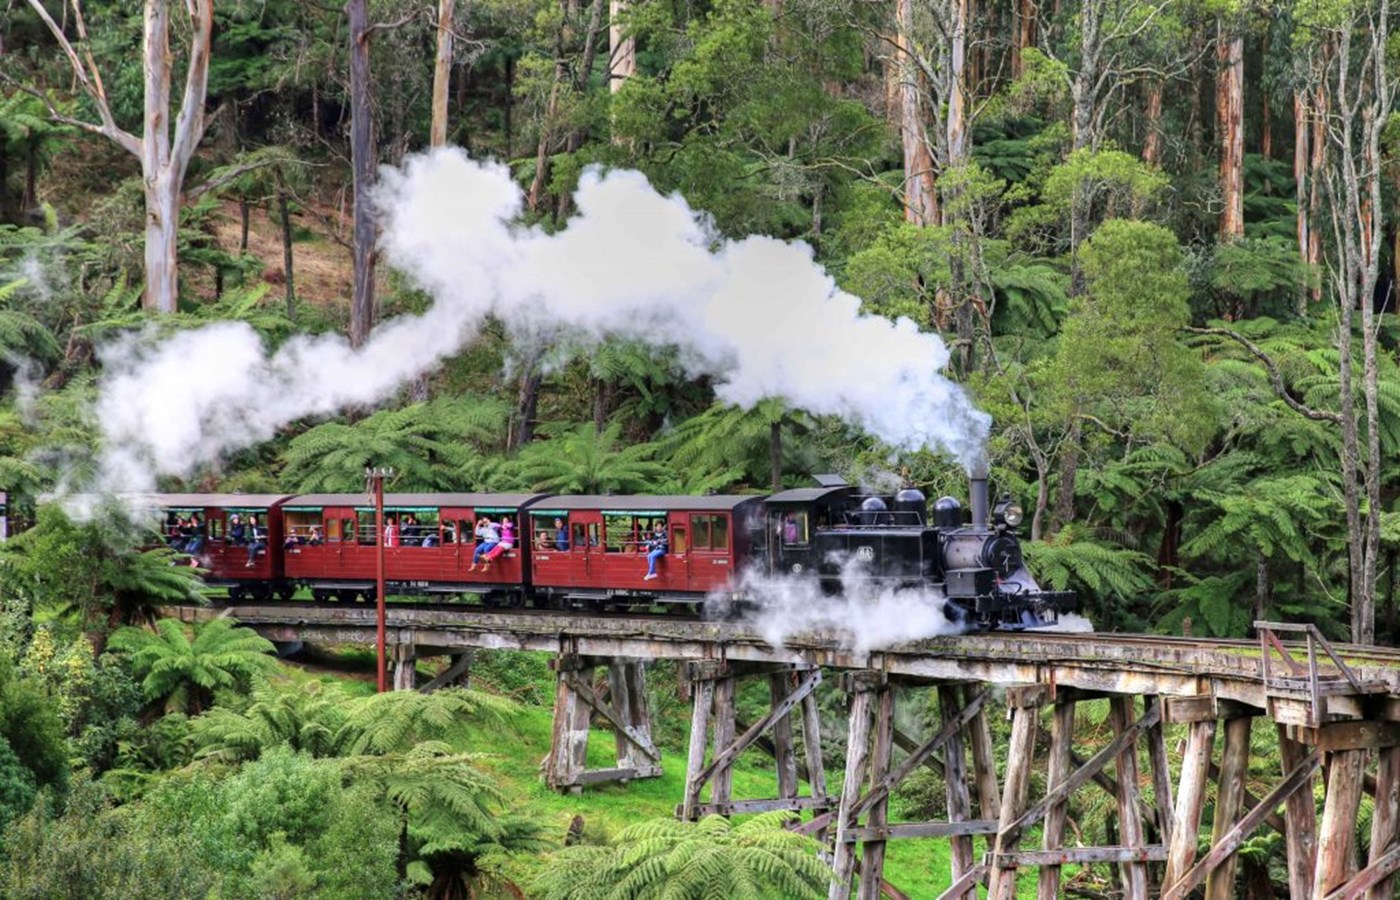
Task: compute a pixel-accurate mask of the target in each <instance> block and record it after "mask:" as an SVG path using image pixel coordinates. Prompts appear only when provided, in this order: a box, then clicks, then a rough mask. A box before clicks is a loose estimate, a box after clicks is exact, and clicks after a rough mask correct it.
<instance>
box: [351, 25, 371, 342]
mask: <svg viewBox="0 0 1400 900" xmlns="http://www.w3.org/2000/svg"><path fill="white" fill-rule="evenodd" d="M345 12H346V16H347V18H348V19H349V26H350V28H349V30H350V35H349V39H350V157H351V164H352V166H353V168H354V177H355V239H354V244H353V251H352V252H353V258H354V278H355V280H354V288H353V292H352V295H351V299H350V344H351V346H353V347H360V346H363V344H364V342H365V341H366V340H367V339H368V338H369V332H370V329H371V328H373V327H374V264H375V254H374V238H375V227H374V208H373V204H372V202H371V200H370V192H371V190H373V188H374V181H375V177H374V165H375V161H376V160H375V156H376V154H375V141H374V115H373V112H372V111H371V108H370V91H371V90H372V89H373V85H372V82H371V81H370V72H369V33H368V29H369V0H346V4H345Z"/></svg>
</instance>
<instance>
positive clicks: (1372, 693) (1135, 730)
mask: <svg viewBox="0 0 1400 900" xmlns="http://www.w3.org/2000/svg"><path fill="white" fill-rule="evenodd" d="M226 610H227V614H230V615H233V616H235V617H236V618H238V619H239V620H240V621H241V622H243V623H244V624H247V625H249V626H251V627H253V628H255V629H257V630H258V631H259V632H260V633H262V634H263V635H264V636H266V637H268V638H270V639H272V640H274V641H282V642H291V641H308V642H325V643H362V644H364V643H370V644H372V643H373V642H374V637H375V628H374V610H373V609H372V608H369V607H354V606H344V607H341V606H333V605H311V604H301V603H288V604H275V603H264V604H254V605H246V604H243V605H235V606H230V607H227V608H226ZM206 614H207V613H206ZM388 616H389V619H388V622H389V640H390V642H391V646H392V648H393V660H394V662H395V677H394V683H395V686H396V687H397V688H413V687H419V685H416V684H415V683H414V682H415V668H414V660H415V659H417V658H419V657H424V656H432V655H442V654H446V655H451V656H454V657H456V659H455V661H454V662H453V663H452V664H451V665H450V666H449V667H448V668H447V670H446V671H445V672H444V673H443V674H442V675H441V676H439V677H438V678H437V679H434V683H433V684H431V685H424V686H423V687H432V686H435V685H436V684H440V683H446V682H447V681H449V680H451V679H453V678H455V677H458V676H460V675H462V674H463V673H464V672H465V670H466V668H467V660H468V659H469V655H470V651H471V650H472V648H497V649H512V650H533V651H546V652H549V653H552V654H554V661H553V664H552V668H553V669H554V671H555V672H556V673H557V687H556V693H555V705H554V734H553V747H552V750H551V752H550V755H549V758H548V759H547V761H546V764H545V768H546V772H545V778H546V779H547V781H548V782H549V784H550V785H551V786H553V787H555V788H558V789H573V790H577V789H579V788H580V787H581V786H583V785H587V784H590V783H596V782H600V781H609V780H626V779H633V778H646V777H650V776H655V775H659V774H660V772H661V769H660V763H661V756H660V753H659V752H658V751H657V749H656V747H655V746H654V744H653V743H652V740H651V723H650V718H649V714H648V709H647V701H646V686H645V680H644V679H645V674H644V664H645V663H646V662H647V661H650V660H659V659H670V660H678V661H681V662H683V663H684V666H685V668H684V672H685V676H686V680H687V682H688V685H689V688H690V696H691V697H692V698H693V701H694V703H693V715H692V719H691V731H690V754H689V764H688V771H687V777H686V787H685V796H684V797H683V798H681V802H680V804H679V806H678V808H677V811H678V813H679V814H680V815H682V816H685V817H687V818H690V817H696V816H700V815H702V814H705V813H710V812H718V813H724V814H730V813H744V812H754V811H762V810H774V809H786V810H793V811H795V812H802V811H806V812H807V813H809V815H808V816H804V819H805V821H804V822H803V824H802V825H801V826H800V827H801V828H802V830H804V831H806V832H808V833H811V834H814V835H816V836H818V837H819V838H821V839H823V840H825V841H827V843H828V846H829V847H831V848H832V849H831V857H830V858H831V864H832V867H833V868H834V870H835V873H836V878H835V880H834V881H833V886H832V888H831V897H832V898H846V897H849V896H851V893H852V891H854V892H855V893H856V895H857V896H858V897H859V898H861V900H874V898H876V897H879V896H881V895H882V892H883V893H884V895H885V896H893V897H897V896H900V895H899V893H898V892H897V891H895V890H893V889H892V887H891V886H890V885H888V884H886V883H885V881H884V879H883V865H884V856H885V847H886V845H887V843H888V842H889V841H892V840H903V839H908V838H942V839H946V840H948V841H949V842H950V843H951V847H952V854H951V855H952V866H953V871H952V877H953V884H952V886H951V887H949V888H948V889H947V890H946V891H945V892H944V893H943V894H942V896H943V897H970V898H975V897H977V896H978V893H977V892H978V885H979V884H985V885H986V886H987V889H988V893H989V895H990V896H991V897H993V898H999V900H1007V898H1012V897H1014V896H1015V895H1016V882H1017V878H1018V876H1020V877H1021V878H1023V879H1024V883H1025V884H1026V885H1029V884H1030V883H1031V879H1035V881H1036V883H1037V885H1038V897H1040V898H1042V900H1051V898H1055V897H1058V896H1060V895H1061V890H1060V879H1061V867H1062V866H1064V865H1067V864H1112V865H1116V866H1117V870H1118V873H1119V879H1120V883H1121V889H1122V894H1123V896H1125V897H1131V898H1146V897H1155V896H1160V897H1162V898H1173V900H1176V898H1185V897H1187V896H1189V895H1191V894H1192V893H1193V892H1195V891H1197V890H1199V889H1200V888H1201V887H1202V886H1204V895H1205V897H1206V898H1208V900H1225V898H1229V897H1232V896H1233V895H1234V893H1235V890H1234V884H1235V872H1236V867H1237V857H1236V852H1237V851H1238V849H1239V848H1240V846H1241V845H1242V843H1243V842H1244V841H1245V840H1246V839H1247V838H1249V837H1250V836H1251V835H1252V834H1254V833H1256V832H1258V831H1259V830H1260V829H1264V828H1271V829H1275V830H1277V831H1278V832H1280V833H1281V834H1283V836H1284V839H1285V840H1284V844H1285V846H1286V848H1287V855H1288V859H1287V863H1288V873H1289V874H1288V878H1289V888H1290V895H1291V896H1292V897H1294V898H1304V897H1307V898H1359V897H1365V898H1371V900H1379V898H1382V897H1386V898H1389V897H1392V896H1393V894H1394V882H1395V881H1396V875H1395V873H1396V872H1397V870H1400V653H1397V652H1396V651H1389V650H1382V649H1375V648H1360V647H1352V646H1341V647H1337V648H1332V647H1330V646H1329V645H1327V644H1326V642H1325V641H1323V640H1322V639H1321V638H1320V636H1318V634H1317V633H1316V631H1313V630H1311V629H1307V628H1298V627H1293V626H1285V625H1272V624H1269V623H1256V626H1257V630H1258V632H1259V634H1260V638H1259V640H1258V641H1209V640H1190V639H1169V638H1147V637H1138V636H1130V635H1086V634H1047V633H1032V634H1008V633H993V634H976V635H967V636H960V637H948V638H935V639H930V640H924V641H918V642H914V643H910V644H904V645H900V646H897V647H892V648H887V649H881V650H875V651H869V652H854V651H851V650H848V649H842V647H841V646H840V645H839V644H838V642H837V641H836V640H835V638H834V637H833V636H830V635H827V636H823V635H805V636H798V637H794V638H790V639H789V640H788V641H787V643H786V645H785V646H783V647H773V646H770V645H769V644H767V643H766V642H765V641H764V640H763V639H762V638H761V637H760V636H758V635H756V634H754V633H752V632H751V631H748V630H746V628H745V626H743V625H742V624H735V623H725V622H698V621H692V620H685V619H679V618H668V617H665V616H627V617H624V616H607V617H600V616H593V615H582V614H577V615H575V614H568V613H553V614H541V613H535V612H534V611H515V612H502V611H488V610H483V609H482V608H480V607H457V608H455V609H451V608H444V607H427V606H410V605H402V606H400V605H390V607H389V613H388ZM599 669H605V670H606V679H607V683H608V690H607V691H606V692H605V693H606V697H604V696H600V694H603V693H604V692H603V691H601V690H600V691H596V692H595V690H594V685H595V684H596V683H598V682H596V681H595V677H597V675H598V670H599ZM832 673H836V675H837V676H838V677H839V678H840V680H841V686H842V688H843V689H844V690H845V691H846V693H847V695H848V699H849V710H850V715H849V726H848V734H847V747H848V751H847V756H846V766H845V775H844V779H842V781H841V783H840V785H839V786H832V785H830V784H829V783H828V775H827V773H826V772H824V770H823V767H822V758H821V752H820V746H821V740H820V727H819V720H818V716H817V704H816V699H815V696H814V693H813V691H814V689H815V688H816V686H817V685H818V683H819V682H820V681H821V680H822V678H823V677H828V676H830V675H831V674H832ZM748 678H759V679H765V680H766V681H767V684H768V688H769V692H770V695H771V698H772V705H771V710H770V711H769V712H768V714H767V715H765V716H764V717H763V718H762V719H761V720H759V721H757V722H753V723H751V724H749V725H747V726H745V725H743V724H742V723H739V722H737V721H736V718H735V708H734V697H735V690H736V683H737V682H739V681H740V680H741V679H748ZM896 687H898V688H900V689H901V690H900V692H899V694H900V696H907V695H908V691H909V690H914V689H922V688H926V689H929V690H935V691H937V692H938V700H939V707H940V709H941V715H942V720H941V727H939V728H938V729H937V731H936V732H935V733H933V734H906V733H904V732H903V731H901V730H900V729H898V728H897V727H896V726H895V716H894V711H895V701H896V690H895V689H896ZM1100 698H1106V699H1107V700H1108V703H1109V709H1110V722H1111V725H1112V733H1113V737H1112V739H1111V740H1108V742H1107V743H1106V744H1104V745H1103V746H1102V747H1100V748H1099V749H1098V751H1097V752H1095V753H1093V754H1091V755H1089V756H1088V757H1087V758H1084V757H1082V756H1081V755H1080V754H1079V753H1078V752H1077V751H1076V747H1075V744H1076V742H1075V741H1074V737H1075V735H1074V727H1075V706H1076V704H1078V703H1081V702H1084V701H1086V700H1090V699H1100ZM998 707H1004V710H1005V714H1006V715H1007V716H1008V717H1009V719H1010V722H1011V734H1010V745H1009V751H1008V754H1007V760H1006V762H1005V764H1004V766H1002V767H1001V768H1000V770H999V767H998V765H997V761H996V759H995V757H994V755H993V750H992V737H991V730H990V727H989V720H988V716H989V715H990V714H992V713H993V711H994V709H996V708H998ZM597 717H601V719H603V720H606V722H607V723H608V724H609V725H611V727H612V729H613V730H614V731H615V733H616V735H617V765H616V767H613V768H608V769H602V770H590V769H588V768H587V766H586V760H585V752H586V749H587V738H588V728H589V723H590V721H593V720H595V718H597ZM1168 723H1178V724H1181V725H1183V726H1185V727H1184V729H1183V730H1182V731H1184V740H1174V741H1170V742H1169V741H1168V740H1167V739H1166V735H1165V729H1164V726H1165V725H1167V724H1168ZM1261 727H1272V728H1274V729H1276V730H1277V734H1278V743H1279V746H1280V750H1281V753H1280V756H1281V759H1282V770H1281V771H1279V772H1278V773H1277V778H1276V779H1275V782H1274V784H1273V786H1272V787H1271V788H1270V789H1269V790H1268V791H1267V792H1264V793H1263V795H1262V796H1257V795H1256V794H1255V793H1252V792H1251V791H1250V790H1249V789H1248V787H1247V785H1246V775H1247V770H1248V763H1249V746H1250V735H1251V733H1252V731H1253V730H1254V729H1256V728H1261ZM1043 728H1048V729H1049V739H1048V742H1047V741H1038V740H1037V735H1038V732H1040V731H1041V729H1043ZM798 732H800V734H801V736H802V740H801V747H802V748H803V750H804V751H805V752H804V753H803V754H802V755H803V757H804V758H803V759H802V760H800V761H799V759H798V752H797V750H798V742H797V741H796V740H795V737H794V735H795V733H798ZM1173 733H1174V734H1175V733H1176V732H1173ZM1217 736H1219V740H1217ZM756 743H761V744H762V745H763V746H764V747H765V748H766V749H767V750H768V751H769V752H770V753H771V755H772V757H773V759H774V761H775V765H776V783H777V796H776V797H765V798H746V797H735V796H734V792H733V787H732V778H731V767H732V765H733V763H734V761H735V760H736V759H737V758H738V757H739V754H740V753H741V752H743V751H744V750H745V749H746V748H748V747H750V746H754V745H755V744H756ZM1217 743H1218V744H1219V745H1220V751H1219V753H1218V755H1217V753H1216V751H1215V746H1216V744H1217ZM1038 746H1041V747H1048V750H1047V751H1046V752H1043V753H1041V754H1038V753H1037V752H1036V750H1037V747H1038ZM896 748H898V749H899V750H900V753H899V754H896V753H895V750H896ZM1144 751H1145V752H1144ZM1174 761H1175V764H1174ZM920 767H931V768H933V769H934V770H936V771H938V772H940V773H943V774H944V775H945V778H944V779H943V780H944V782H945V783H946V786H947V788H946V790H947V820H946V821H936V822H917V823H904V822H900V823H892V822H890V821H889V820H888V803H889V797H890V793H891V790H892V789H893V788H894V787H895V786H896V785H898V784H899V783H900V782H901V781H902V780H903V779H904V778H905V777H907V776H908V775H909V774H910V773H911V772H913V771H915V770H916V769H918V768H920ZM1042 767H1043V769H1042ZM1037 771H1043V777H1042V778H1040V779H1038V780H1037V781H1038V783H1043V784H1044V785H1045V788H1044V790H1043V791H1036V792H1034V793H1033V792H1032V790H1031V785H1032V774H1033V772H1037ZM1174 771H1175V772H1176V773H1177V774H1176V776H1175V777H1173V774H1172V773H1173V772H1174ZM804 782H805V785H806V791H805V793H804V791H803V783H804ZM1211 782H1214V783H1215V803H1214V817H1213V821H1210V822H1202V817H1203V810H1204V809H1205V807H1206V798H1207V793H1208V791H1209V789H1210V784H1211ZM707 786H708V788H709V790H708V793H707V792H706V790H705V788H706V787H707ZM1078 790H1103V791H1107V792H1109V793H1110V794H1111V795H1112V796H1113V798H1114V799H1115V800H1116V805H1117V835H1118V837H1117V840H1118V843H1117V844H1116V845H1114V846H1106V847H1080V846H1074V847H1069V846H1066V841H1065V830H1066V814H1067V806H1068V800H1069V798H1070V796H1071V795H1072V794H1074V792H1076V791H1078ZM1363 793H1368V794H1371V795H1372V796H1374V798H1375V806H1374V814H1373V816H1372V822H1371V831H1370V841H1369V851H1368V852H1367V853H1366V854H1365V855H1364V858H1363V855H1362V854H1361V852H1360V845H1359V842H1358V838H1357V834H1356V831H1357V812H1358V808H1359V806H1360V802H1361V798H1362V795H1363ZM1319 799H1320V800H1321V803H1320V807H1321V814H1320V815H1319V814H1318V808H1319V803H1318V800H1319ZM1036 827H1038V828H1039V840H1038V841H1036V842H1035V843H1036V844H1038V845H1036V846H1033V845H1032V840H1031V838H1032V837H1034V832H1033V831H1032V829H1034V828H1036ZM1203 834H1208V835H1209V841H1208V848H1207V849H1205V850H1204V851H1203V852H1202V851H1201V850H1199V849H1198V847H1201V846H1206V845H1205V844H1204V843H1203V842H1202V841H1201V840H1200V837H1201V836H1202V835H1203ZM857 845H859V846H857ZM979 846H980V847H981V848H982V849H983V852H981V853H978V852H977V850H978V848H979Z"/></svg>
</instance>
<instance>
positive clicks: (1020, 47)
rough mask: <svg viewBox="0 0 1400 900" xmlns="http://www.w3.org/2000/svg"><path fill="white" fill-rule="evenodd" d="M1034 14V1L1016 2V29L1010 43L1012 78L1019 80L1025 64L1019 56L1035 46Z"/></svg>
mask: <svg viewBox="0 0 1400 900" xmlns="http://www.w3.org/2000/svg"><path fill="white" fill-rule="evenodd" d="M1035 14H1036V5H1035V0H1017V2H1016V27H1015V30H1014V32H1013V34H1014V38H1013V39H1012V41H1011V77H1012V78H1020V77H1021V75H1022V74H1023V73H1024V72H1025V64H1024V63H1023V62H1022V59H1021V54H1022V52H1024V51H1025V50H1026V49H1028V48H1030V47H1034V46H1035V43H1036V42H1035V31H1036V22H1035Z"/></svg>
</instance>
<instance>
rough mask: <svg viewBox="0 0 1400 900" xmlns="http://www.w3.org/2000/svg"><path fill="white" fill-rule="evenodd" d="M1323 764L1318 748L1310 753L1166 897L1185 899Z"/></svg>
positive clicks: (1164, 895)
mask: <svg viewBox="0 0 1400 900" xmlns="http://www.w3.org/2000/svg"><path fill="white" fill-rule="evenodd" d="M1320 764H1321V761H1320V760H1319V758H1318V754H1317V752H1316V751H1314V752H1312V753H1310V754H1308V756H1307V757H1306V758H1305V759H1304V760H1303V761H1302V763H1300V764H1299V765H1298V766H1297V767H1295V768H1294V769H1293V771H1292V772H1289V773H1288V776H1287V777H1286V778H1284V779H1283V781H1281V782H1279V784H1278V786H1277V787H1275V788H1274V789H1273V790H1272V791H1269V793H1268V794H1267V795H1265V797H1264V799H1263V800H1260V801H1259V804H1258V805H1257V806H1255V807H1254V808H1253V809H1251V810H1250V811H1249V812H1247V813H1245V815H1244V817H1243V818H1241V819H1240V820H1239V821H1238V822H1236V823H1235V826H1234V827H1233V828H1231V829H1230V830H1229V831H1227V832H1225V834H1223V835H1221V837H1220V838H1219V840H1217V841H1216V842H1215V844H1214V845H1213V846H1212V847H1211V848H1210V852H1208V853H1207V854H1206V855H1205V856H1204V857H1202V858H1201V859H1200V860H1199V861H1198V862H1197V863H1196V864H1195V865H1194V866H1192V867H1191V868H1190V869H1188V870H1187V871H1186V874H1185V875H1182V876H1181V878H1180V879H1178V880H1177V882H1176V884H1173V885H1171V886H1170V887H1168V888H1165V889H1164V890H1163V891H1162V900H1184V898H1185V897H1186V896H1187V895H1188V894H1190V893H1191V891H1192V889H1193V888H1195V887H1196V885H1198V884H1200V883H1201V882H1202V881H1204V880H1205V878H1206V876H1207V875H1208V874H1210V872H1211V871H1213V870H1214V869H1215V868H1216V867H1217V866H1219V865H1220V864H1221V863H1223V862H1224V861H1225V860H1227V859H1229V858H1230V856H1231V855H1232V854H1234V852H1235V851H1236V850H1238V849H1239V847H1240V844H1242V843H1244V840H1245V838H1247V837H1249V836H1250V835H1251V834H1253V833H1254V831H1255V829H1257V828H1258V827H1259V826H1260V825H1262V824H1264V819H1265V818H1266V817H1267V816H1268V815H1269V814H1270V813H1272V812H1273V811H1274V810H1275V809H1277V808H1278V806H1279V804H1281V803H1282V802H1283V801H1285V800H1287V799H1288V798H1289V797H1290V796H1292V794H1293V792H1294V791H1296V790H1298V789H1299V788H1300V787H1302V786H1303V785H1305V784H1309V783H1311V781H1310V780H1311V778H1312V776H1313V773H1315V772H1316V771H1317V769H1318V766H1319V765H1320Z"/></svg>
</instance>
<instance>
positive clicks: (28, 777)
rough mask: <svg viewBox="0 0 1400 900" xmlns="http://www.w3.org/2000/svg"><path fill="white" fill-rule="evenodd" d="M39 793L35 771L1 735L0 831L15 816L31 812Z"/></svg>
mask: <svg viewBox="0 0 1400 900" xmlns="http://www.w3.org/2000/svg"><path fill="white" fill-rule="evenodd" d="M38 795H39V790H38V785H37V784H36V783H35V780H34V771H33V770H32V769H30V768H29V767H28V766H26V765H24V764H23V763H22V762H20V759H19V757H18V756H16V755H15V751H14V750H13V749H11V748H10V742H9V741H8V740H6V739H5V738H4V737H0V833H3V831H4V829H5V828H6V827H7V826H8V825H9V824H10V822H11V821H13V820H14V819H15V818H17V817H19V816H22V815H24V814H25V813H27V812H29V809H30V807H32V806H33V805H34V800H35V798H36V797H38ZM3 845H4V844H3V842H0V846H3Z"/></svg>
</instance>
